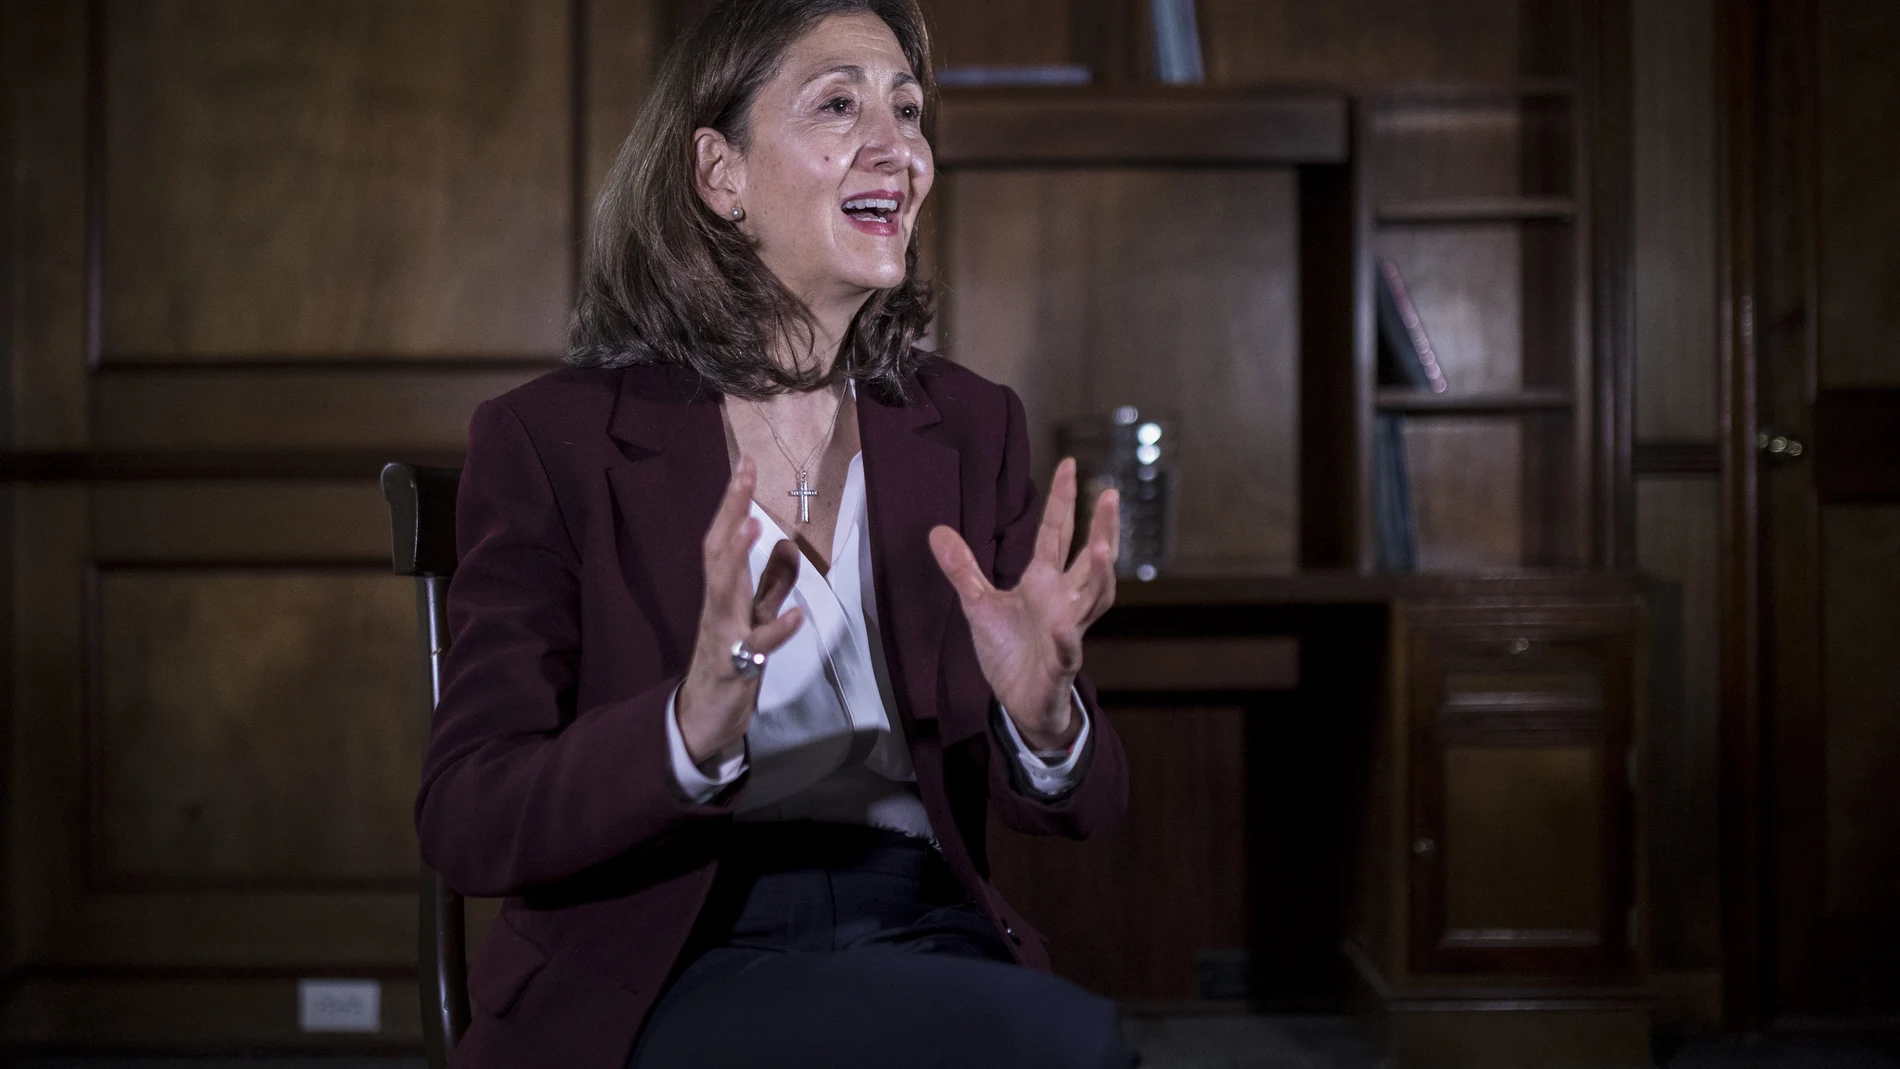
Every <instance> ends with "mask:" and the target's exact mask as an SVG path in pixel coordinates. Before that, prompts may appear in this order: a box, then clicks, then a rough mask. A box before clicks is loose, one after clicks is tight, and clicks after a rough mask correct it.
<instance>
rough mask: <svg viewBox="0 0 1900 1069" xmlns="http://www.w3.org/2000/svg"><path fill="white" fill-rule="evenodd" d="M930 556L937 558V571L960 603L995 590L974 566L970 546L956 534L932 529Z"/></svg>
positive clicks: (973, 557)
mask: <svg viewBox="0 0 1900 1069" xmlns="http://www.w3.org/2000/svg"><path fill="white" fill-rule="evenodd" d="M930 552H931V554H932V555H933V556H935V557H936V558H937V567H939V568H941V569H943V575H944V578H946V579H948V580H950V585H951V586H952V587H953V588H955V589H956V592H957V597H959V598H961V599H963V601H964V603H965V604H968V603H970V602H972V601H975V600H976V599H978V598H981V597H982V596H984V595H985V594H988V593H991V592H992V591H994V590H995V589H996V588H995V587H993V586H991V585H990V580H989V577H988V576H986V575H984V574H983V569H982V568H981V567H979V566H978V565H977V563H976V554H974V553H971V552H970V545H969V543H967V542H965V541H964V540H963V536H962V535H960V534H958V533H957V532H956V531H955V530H953V529H951V528H949V527H945V526H943V525H942V524H938V525H937V526H935V527H932V528H931V529H930Z"/></svg>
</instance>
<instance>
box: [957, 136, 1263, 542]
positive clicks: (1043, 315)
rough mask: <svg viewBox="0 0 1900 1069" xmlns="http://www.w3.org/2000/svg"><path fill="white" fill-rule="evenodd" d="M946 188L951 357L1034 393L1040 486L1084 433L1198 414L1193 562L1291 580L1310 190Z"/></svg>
mask: <svg viewBox="0 0 1900 1069" xmlns="http://www.w3.org/2000/svg"><path fill="white" fill-rule="evenodd" d="M944 184H945V185H946V186H947V187H948V189H947V193H948V198H947V201H946V204H945V206H944V211H945V217H946V227H947V229H948V248H947V250H946V253H945V261H946V263H945V265H944V271H945V290H946V293H945V299H946V302H947V308H946V311H945V315H944V322H945V326H944V334H945V345H946V348H945V352H946V353H947V354H948V355H949V356H950V357H952V358H953V359H955V360H957V361H959V362H961V363H964V364H966V365H968V366H970V367H972V368H975V369H976V370H977V371H980V372H982V373H983V374H984V375H987V376H989V377H990V378H992V379H996V380H998V381H1001V382H1007V383H1010V384H1012V385H1014V386H1015V387H1016V388H1017V390H1018V391H1019V392H1020V393H1021V394H1022V396H1023V402H1024V404H1025V406H1026V407H1027V408H1028V411H1029V419H1030V432H1031V443H1032V445H1033V447H1034V448H1035V450H1036V454H1037V458H1038V464H1039V468H1040V471H1041V472H1043V473H1046V472H1047V471H1049V470H1050V469H1051V468H1053V467H1054V466H1055V460H1056V459H1057V458H1056V457H1055V453H1054V446H1055V441H1056V426H1057V424H1058V423H1060V422H1061V421H1063V420H1065V419H1072V418H1075V417H1078V416H1083V415H1106V414H1108V413H1109V412H1111V411H1112V410H1113V409H1114V408H1115V407H1116V406H1118V405H1124V404H1135V405H1139V406H1142V407H1144V408H1153V409H1158V410H1173V411H1175V412H1178V413H1181V414H1182V415H1183V417H1184V418H1183V419H1182V422H1181V433H1180V442H1181V450H1182V451H1181V454H1180V471H1181V497H1180V502H1181V504H1180V526H1179V532H1180V534H1179V539H1178V542H1177V551H1178V552H1177V563H1178V565H1179V566H1180V567H1181V568H1183V569H1194V568H1202V567H1207V568H1212V567H1221V566H1228V567H1235V568H1240V569H1253V570H1262V569H1264V570H1279V569H1290V568H1291V567H1292V566H1293V563H1294V561H1295V558H1296V553H1297V539H1298V522H1299V521H1298V504H1297V491H1298V487H1297V475H1298V471H1299V455H1298V438H1299V423H1298V414H1297V406H1298V394H1299V388H1298V380H1297V366H1298V359H1297V347H1298V323H1297V320H1296V317H1295V314H1294V308H1295V300H1296V279H1295V277H1294V272H1295V268H1296V266H1297V259H1296V257H1295V252H1294V242H1295V240H1296V235H1295V227H1294V217H1293V212H1294V190H1293V176H1292V174H1291V173H1290V172H1288V171H1284V170H1241V169H1212V168H1185V167H1184V168H1152V169H1109V168H1104V169H1099V170H1097V169H1091V170H1087V171H1074V170H1054V169H1051V170H1001V169H999V170H969V171H962V172H957V173H954V174H952V175H950V176H949V177H948V178H947V179H946V181H945V183H944ZM1209 217H1213V218H1218V219H1221V220H1222V221H1223V225H1222V226H1220V227H1218V228H1209V227H1208V226H1207V225H1206V220H1207V219H1208V218H1209Z"/></svg>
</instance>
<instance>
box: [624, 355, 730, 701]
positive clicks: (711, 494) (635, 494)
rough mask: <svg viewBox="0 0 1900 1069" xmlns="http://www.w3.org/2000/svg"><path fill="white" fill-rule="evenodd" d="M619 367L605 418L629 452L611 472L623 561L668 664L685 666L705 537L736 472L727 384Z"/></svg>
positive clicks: (675, 668)
mask: <svg viewBox="0 0 1900 1069" xmlns="http://www.w3.org/2000/svg"><path fill="white" fill-rule="evenodd" d="M621 374H622V377H621V381H620V398H619V401H618V402H617V403H616V404H615V406H614V413H613V418H612V420H611V421H610V422H609V423H608V427H607V433H608V434H610V435H611V436H613V438H614V439H615V440H617V441H618V442H620V443H621V451H622V452H623V453H625V454H626V456H627V459H628V461H629V463H627V464H616V465H614V466H613V467H611V468H609V469H608V472H607V479H608V484H609V487H610V489H611V491H612V493H613V498H614V507H615V521H616V522H615V528H614V531H615V536H616V540H617V542H618V548H619V551H620V560H621V571H622V574H623V576H624V578H625V579H626V582H627V588H628V590H629V591H630V592H631V593H632V594H633V597H634V600H636V601H638V602H640V603H641V605H642V607H643V608H645V609H646V611H647V616H648V618H649V619H651V620H654V621H656V623H655V626H656V628H657V629H658V631H659V638H660V641H661V643H662V651H661V652H662V659H663V661H664V663H665V665H666V668H667V671H668V672H669V673H671V672H684V671H685V670H686V666H687V665H688V664H689V663H690V661H691V659H692V655H693V641H694V638H695V636H696V635H697V633H698V623H699V613H700V608H701V606H702V604H703V602H704V601H705V596H706V595H705V591H706V573H705V563H704V560H703V559H702V556H701V541H702V539H703V538H704V536H705V533H706V528H707V527H709V526H710V525H711V524H712V519H713V514H714V513H716V512H717V511H718V510H719V500H720V498H721V496H722V495H723V494H724V493H725V489H726V483H727V482H728V481H729V480H730V478H731V473H732V464H731V460H730V458H729V456H728V454H727V452H726V431H725V425H724V424H723V423H722V422H721V420H720V418H719V394H717V393H715V392H714V391H712V390H711V389H710V388H707V387H706V386H705V385H704V383H703V381H702V380H701V379H700V377H699V375H698V374H697V373H695V372H693V371H692V370H691V369H688V368H682V367H678V366H676V365H642V366H635V367H630V368H627V369H626V370H624V371H623V372H622V373H621Z"/></svg>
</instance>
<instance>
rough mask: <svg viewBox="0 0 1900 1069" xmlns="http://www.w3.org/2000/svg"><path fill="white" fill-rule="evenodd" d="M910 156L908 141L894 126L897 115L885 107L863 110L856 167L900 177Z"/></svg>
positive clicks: (909, 162) (910, 148)
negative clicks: (862, 140) (860, 143)
mask: <svg viewBox="0 0 1900 1069" xmlns="http://www.w3.org/2000/svg"><path fill="white" fill-rule="evenodd" d="M913 156H914V150H913V149H912V147H911V144H910V139H909V138H906V137H905V136H904V131H903V130H902V129H901V128H900V127H899V126H898V123H897V112H896V111H895V110H894V109H892V108H891V107H890V106H889V105H886V106H884V107H878V108H871V109H867V110H866V112H865V116H864V145H863V146H862V147H861V148H859V149H858V166H859V167H862V168H864V169H865V170H867V171H876V172H877V173H879V174H901V173H903V172H905V171H908V170H909V169H910V168H911V164H912V162H913Z"/></svg>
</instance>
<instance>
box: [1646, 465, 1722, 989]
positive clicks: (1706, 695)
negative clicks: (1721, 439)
mask: <svg viewBox="0 0 1900 1069" xmlns="http://www.w3.org/2000/svg"><path fill="white" fill-rule="evenodd" d="M1718 489H1719V488H1718V486H1717V485H1716V482H1715V480H1713V479H1706V478H1674V479H1663V478H1654V477H1652V478H1647V479H1643V480H1642V481H1641V482H1639V483H1638V485H1637V488H1636V500H1637V507H1636V547H1637V560H1638V561H1640V562H1641V564H1642V567H1643V570H1644V571H1645V572H1646V573H1648V574H1650V575H1654V576H1656V577H1657V578H1658V579H1660V580H1662V581H1663V582H1664V583H1666V584H1667V586H1666V587H1663V588H1659V589H1658V590H1657V591H1656V594H1655V597H1654V601H1655V610H1656V611H1655V613H1654V617H1653V625H1652V626H1653V627H1654V638H1653V642H1654V648H1655V650H1656V665H1655V667H1656V684H1655V686H1654V687H1653V688H1652V689H1651V692H1650V702H1649V710H1648V713H1649V721H1648V734H1649V750H1648V753H1647V755H1646V760H1647V762H1648V763H1647V766H1646V767H1647V769H1648V773H1647V777H1646V784H1645V786H1646V789H1647V790H1648V792H1649V798H1650V843H1651V848H1650V855H1649V863H1650V874H1651V901H1652V903H1653V916H1652V919H1651V921H1650V925H1649V933H1650V947H1651V952H1652V953H1653V954H1654V956H1655V958H1656V963H1657V965H1658V967H1659V968H1682V967H1708V966H1712V965H1715V964H1717V963H1719V962H1720V960H1721V938H1722V933H1721V926H1720V921H1721V915H1722V911H1721V883H1720V872H1721V869H1720V856H1719V852H1718V849H1717V847H1718V844H1719V841H1720V840H1719V837H1718V836H1716V835H1715V834H1714V829H1715V828H1716V827H1717V826H1718V824H1719V819H1718V818H1719V813H1718V811H1717V803H1718V800H1719V791H1718V789H1717V778H1718V769H1717V753H1718V743H1719V739H1718V737H1717V723H1716V715H1717V696H1716V695H1717V689H1718V677H1717V665H1718V661H1719V656H1720V651H1719V648H1718V642H1719V637H1720V630H1719V627H1718V624H1719V612H1718V610H1717V608H1716V582H1717V570H1716V569H1717V564H1718V562H1719V560H1720V558H1721V546H1720V536H1719V531H1718V529H1717V517H1718V515H1719V504H1720V503H1719V500H1718V497H1719V494H1718Z"/></svg>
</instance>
